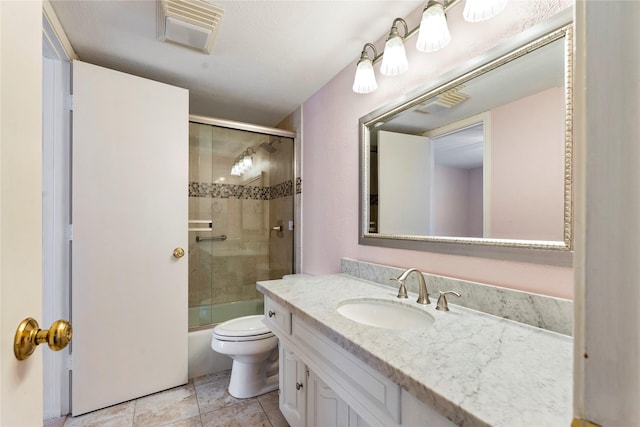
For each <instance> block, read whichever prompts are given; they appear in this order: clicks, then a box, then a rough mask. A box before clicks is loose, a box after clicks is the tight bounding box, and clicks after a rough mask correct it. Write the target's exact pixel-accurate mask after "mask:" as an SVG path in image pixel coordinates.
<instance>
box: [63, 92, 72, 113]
mask: <svg viewBox="0 0 640 427" xmlns="http://www.w3.org/2000/svg"><path fill="white" fill-rule="evenodd" d="M64 109H65V110H67V111H73V95H67V96H66V97H65V98H64Z"/></svg>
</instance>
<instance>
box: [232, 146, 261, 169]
mask: <svg viewBox="0 0 640 427" xmlns="http://www.w3.org/2000/svg"><path fill="white" fill-rule="evenodd" d="M255 153H256V152H255V150H254V149H253V148H251V147H249V148H247V149H246V150H245V151H244V152H243V153H242V154H240V155H239V156H238V157H236V160H235V162H234V163H233V166H232V167H231V175H232V176H240V175H242V174H244V173H245V172H246V171H248V170H249V169H251V167H252V166H253V155H254V154H255Z"/></svg>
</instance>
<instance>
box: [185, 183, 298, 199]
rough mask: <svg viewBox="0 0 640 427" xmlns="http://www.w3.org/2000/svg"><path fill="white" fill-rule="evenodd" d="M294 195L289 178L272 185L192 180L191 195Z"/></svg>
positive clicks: (232, 196)
mask: <svg viewBox="0 0 640 427" xmlns="http://www.w3.org/2000/svg"><path fill="white" fill-rule="evenodd" d="M292 195H293V181H292V180H288V181H285V182H282V183H280V184H276V185H273V186H271V187H256V186H252V185H236V184H214V183H208V182H190V183H189V197H210V198H214V199H231V198H233V199H253V200H273V199H279V198H281V197H287V196H292Z"/></svg>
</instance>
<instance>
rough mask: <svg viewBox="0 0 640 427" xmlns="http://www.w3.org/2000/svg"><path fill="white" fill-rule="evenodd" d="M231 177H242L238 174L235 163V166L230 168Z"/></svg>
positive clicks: (238, 169)
mask: <svg viewBox="0 0 640 427" xmlns="http://www.w3.org/2000/svg"><path fill="white" fill-rule="evenodd" d="M231 175H233V176H240V175H242V174H241V173H240V167H239V166H238V164H237V163H235V164H234V165H233V167H232V168H231Z"/></svg>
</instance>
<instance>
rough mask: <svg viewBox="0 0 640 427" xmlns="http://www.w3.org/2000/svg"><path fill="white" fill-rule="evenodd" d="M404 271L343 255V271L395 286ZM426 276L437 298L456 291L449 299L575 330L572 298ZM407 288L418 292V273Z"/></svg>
mask: <svg viewBox="0 0 640 427" xmlns="http://www.w3.org/2000/svg"><path fill="white" fill-rule="evenodd" d="M403 271H404V269H402V268H396V267H388V266H385V265H380V264H372V263H368V262H363V261H357V260H352V259H348V258H342V272H343V273H345V274H348V275H350V276H354V277H357V278H359V279H364V280H369V281H371V282H376V283H379V284H381V285H385V286H391V287H394V288H396V287H397V286H396V285H395V284H393V283H392V282H390V281H389V279H390V278H392V277H398V276H399V275H400V274H401V273H402V272H403ZM423 275H424V277H425V279H426V280H427V289H428V290H429V292H430V293H431V295H432V296H433V297H434V299H436V298H437V296H438V291H456V292H458V293H460V294H461V297H460V298H456V297H453V298H448V301H449V304H456V305H461V306H463V307H467V308H470V309H472V310H478V311H482V312H484V313H488V314H492V315H494V316H499V317H503V318H505V319H510V320H514V321H516V322H520V323H526V324H528V325H531V326H535V327H538V328H542V329H547V330H549V331H553V332H557V333H560V334H563V335H569V336H571V335H572V333H573V301H571V300H567V299H562V298H555V297H550V296H546V295H540V294H533V293H529V292H522V291H517V290H514V289H507V288H501V287H498V286H492V285H486V284H483V283H477V282H469V281H466V280H458V279H453V278H450V277H444V276H437V275H434V274H427V273H423ZM407 288H408V290H409V291H410V292H415V293H418V280H417V278H416V277H415V276H414V275H412V276H410V277H409V279H408V280H407ZM433 302H434V303H435V301H433Z"/></svg>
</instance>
